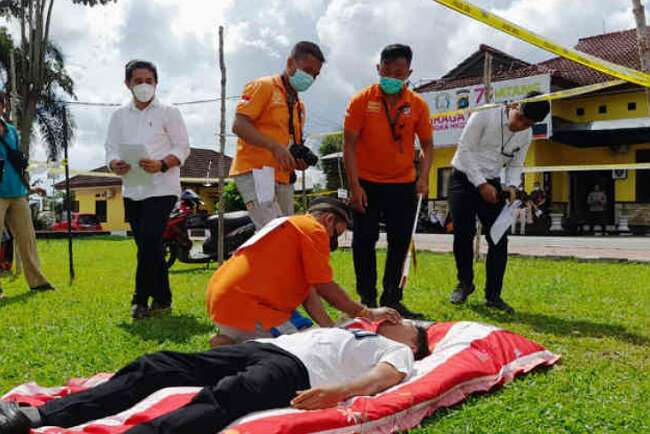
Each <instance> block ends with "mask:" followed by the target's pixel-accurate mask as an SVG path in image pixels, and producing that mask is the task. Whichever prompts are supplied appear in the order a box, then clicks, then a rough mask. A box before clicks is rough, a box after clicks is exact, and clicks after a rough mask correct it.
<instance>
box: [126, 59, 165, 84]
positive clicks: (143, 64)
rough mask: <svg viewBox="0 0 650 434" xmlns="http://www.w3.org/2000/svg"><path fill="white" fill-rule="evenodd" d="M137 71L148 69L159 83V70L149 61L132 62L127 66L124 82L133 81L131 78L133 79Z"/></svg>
mask: <svg viewBox="0 0 650 434" xmlns="http://www.w3.org/2000/svg"><path fill="white" fill-rule="evenodd" d="M136 69H148V70H149V71H151V72H152V73H153V78H154V79H155V80H156V83H157V82H158V69H156V65H154V64H153V63H152V62H149V61H148V60H140V59H134V60H131V61H129V62H128V63H127V64H126V66H125V67H124V80H126V81H131V77H133V71H135V70H136Z"/></svg>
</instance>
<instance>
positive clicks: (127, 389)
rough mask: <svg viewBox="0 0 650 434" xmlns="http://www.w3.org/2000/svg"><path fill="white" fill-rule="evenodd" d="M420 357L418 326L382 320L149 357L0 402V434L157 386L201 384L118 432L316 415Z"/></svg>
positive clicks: (423, 347)
mask: <svg viewBox="0 0 650 434" xmlns="http://www.w3.org/2000/svg"><path fill="white" fill-rule="evenodd" d="M428 353H429V348H428V342H427V335H426V330H425V329H424V328H421V327H416V326H415V325H414V324H413V323H411V322H409V321H406V320H405V321H402V322H400V323H390V322H387V321H385V322H382V323H380V324H379V326H378V328H377V333H372V332H369V331H366V330H348V329H342V328H321V329H313V330H308V331H305V332H302V333H295V334H291V335H284V336H280V337H278V338H276V339H266V338H265V339H257V340H254V341H248V342H244V343H241V344H236V345H225V346H220V347H218V348H214V349H212V350H209V351H206V352H202V353H193V354H186V353H174V352H161V353H155V354H150V355H146V356H144V357H141V358H139V359H137V360H136V361H134V362H133V363H131V364H129V365H127V366H126V367H124V368H122V369H121V370H120V371H118V372H117V373H116V374H115V375H114V376H113V377H112V378H111V379H110V380H109V381H107V382H106V383H103V384H100V385H99V386H96V387H94V388H92V389H89V390H86V391H83V392H79V393H75V394H72V395H69V396H66V397H64V398H60V399H55V400H53V401H49V402H47V403H46V404H44V405H43V406H41V407H38V408H36V407H19V406H18V405H17V404H15V403H8V402H0V433H1V434H27V433H28V432H29V430H30V428H36V427H41V426H59V427H64V428H67V427H73V426H77V425H80V424H83V423H86V422H89V421H92V420H96V419H100V418H104V417H107V416H110V415H112V414H116V413H119V412H121V411H124V410H126V409H128V408H131V407H133V406H134V405H135V404H137V403H138V402H139V401H141V400H143V399H144V398H146V397H147V396H149V395H150V394H152V393H154V392H155V391H157V390H160V389H163V388H166V387H178V386H189V387H202V389H201V390H200V391H199V393H198V394H197V395H196V396H195V397H194V398H193V399H192V401H190V402H189V403H188V404H186V405H185V406H183V407H180V408H178V409H177V410H175V411H172V412H171V413H168V414H164V415H162V416H159V417H157V418H155V419H153V420H150V421H148V422H144V423H142V424H140V425H137V426H135V427H133V428H131V429H130V430H128V431H127V433H128V434H136V433H137V434H145V433H146V434H149V433H193V434H200V433H206V434H214V433H216V432H219V431H220V430H222V429H223V428H225V427H227V426H228V425H229V424H230V423H232V422H233V421H235V420H236V419H238V418H239V417H241V416H244V415H246V414H248V413H251V412H254V411H260V410H268V409H272V408H282V407H288V406H292V407H294V408H296V409H302V410H315V409H321V408H329V407H334V406H336V405H337V404H338V403H340V402H342V401H345V400H347V399H349V398H351V397H354V396H362V395H363V396H367V395H374V394H376V393H379V392H381V391H383V390H386V389H388V388H389V387H392V386H394V385H396V384H398V383H400V382H401V381H402V380H404V379H405V378H406V377H408V376H409V375H410V374H411V371H412V370H413V360H414V359H419V358H422V357H425V356H426V355H428Z"/></svg>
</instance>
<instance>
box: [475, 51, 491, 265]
mask: <svg viewBox="0 0 650 434" xmlns="http://www.w3.org/2000/svg"><path fill="white" fill-rule="evenodd" d="M483 85H484V86H485V103H486V104H488V103H490V102H491V101H492V55H491V54H490V53H487V52H486V53H485V61H484V63H483ZM482 229H483V228H482V226H481V223H480V222H478V221H477V222H476V237H475V238H474V260H475V261H476V262H478V261H479V260H480V259H481V232H482Z"/></svg>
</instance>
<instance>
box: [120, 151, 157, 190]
mask: <svg viewBox="0 0 650 434" xmlns="http://www.w3.org/2000/svg"><path fill="white" fill-rule="evenodd" d="M119 154H120V159H121V160H124V161H126V162H127V163H128V164H130V165H131V170H129V171H128V173H127V174H126V175H123V176H122V179H123V180H124V184H127V185H129V186H138V185H147V184H150V183H151V179H152V177H151V174H150V173H147V172H145V171H144V169H143V168H142V167H140V165H139V163H140V160H142V159H145V158H149V151H147V148H146V146H144V145H132V144H121V145H120V151H119Z"/></svg>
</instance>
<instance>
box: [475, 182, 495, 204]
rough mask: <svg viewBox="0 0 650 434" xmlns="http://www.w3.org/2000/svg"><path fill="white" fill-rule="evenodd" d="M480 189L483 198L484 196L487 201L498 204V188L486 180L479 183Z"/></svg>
mask: <svg viewBox="0 0 650 434" xmlns="http://www.w3.org/2000/svg"><path fill="white" fill-rule="evenodd" d="M478 191H479V193H480V194H481V198H483V200H484V201H485V202H487V203H491V204H496V203H497V202H499V197H498V195H497V189H496V188H495V187H494V185H492V184H490V183H488V182H484V183H483V184H481V185H479V187H478Z"/></svg>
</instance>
